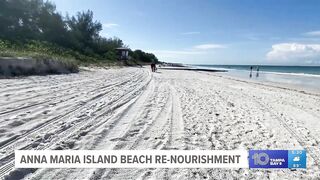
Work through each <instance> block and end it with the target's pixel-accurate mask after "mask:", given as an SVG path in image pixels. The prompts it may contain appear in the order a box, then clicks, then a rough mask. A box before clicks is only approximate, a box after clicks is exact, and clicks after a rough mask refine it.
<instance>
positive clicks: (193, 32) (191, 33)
mask: <svg viewBox="0 0 320 180" xmlns="http://www.w3.org/2000/svg"><path fill="white" fill-rule="evenodd" d="M195 34H200V32H197V31H191V32H183V33H181V35H195Z"/></svg>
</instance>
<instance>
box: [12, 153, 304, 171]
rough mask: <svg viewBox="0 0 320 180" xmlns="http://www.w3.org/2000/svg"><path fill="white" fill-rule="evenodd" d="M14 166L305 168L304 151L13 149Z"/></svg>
mask: <svg viewBox="0 0 320 180" xmlns="http://www.w3.org/2000/svg"><path fill="white" fill-rule="evenodd" d="M15 167H16V168H306V151H305V150H250V151H249V152H248V151H246V150H16V151H15Z"/></svg>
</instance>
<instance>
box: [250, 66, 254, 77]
mask: <svg viewBox="0 0 320 180" xmlns="http://www.w3.org/2000/svg"><path fill="white" fill-rule="evenodd" d="M252 68H253V67H252V66H250V75H249V77H250V78H252Z"/></svg>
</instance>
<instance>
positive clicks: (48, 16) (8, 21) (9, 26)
mask: <svg viewBox="0 0 320 180" xmlns="http://www.w3.org/2000/svg"><path fill="white" fill-rule="evenodd" d="M0 24H1V25H0V39H1V40H6V41H8V42H10V43H13V44H15V45H22V46H23V45H24V44H27V43H30V42H34V41H37V44H39V42H44V43H40V44H44V45H46V44H50V47H51V46H58V47H61V48H63V49H67V50H71V51H72V52H76V54H81V55H84V56H86V57H91V58H94V59H97V60H115V59H116V58H117V55H116V51H115V49H116V48H118V47H124V46H125V45H124V43H123V41H122V40H121V39H119V38H116V37H114V38H105V37H102V36H100V35H99V33H100V31H101V30H102V24H101V23H100V22H98V21H96V20H94V19H93V12H92V11H90V10H88V11H84V12H78V13H77V14H76V15H75V16H69V15H66V16H62V15H61V14H60V13H58V12H57V11H56V6H55V5H54V4H53V3H51V2H49V1H43V0H0ZM129 54H130V56H131V57H132V58H133V59H136V60H139V61H142V62H151V61H158V60H157V58H156V57H155V56H154V55H153V54H150V53H145V52H143V51H141V50H136V51H131V52H130V53H129ZM79 57H81V56H79Z"/></svg>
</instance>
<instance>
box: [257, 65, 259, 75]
mask: <svg viewBox="0 0 320 180" xmlns="http://www.w3.org/2000/svg"><path fill="white" fill-rule="evenodd" d="M256 77H259V66H257V74H256Z"/></svg>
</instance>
